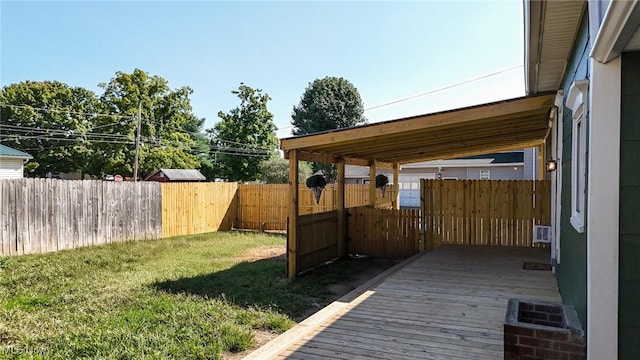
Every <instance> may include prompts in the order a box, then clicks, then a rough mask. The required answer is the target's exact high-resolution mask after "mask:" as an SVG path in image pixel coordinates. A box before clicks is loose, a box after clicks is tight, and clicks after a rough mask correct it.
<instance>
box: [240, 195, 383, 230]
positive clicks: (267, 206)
mask: <svg viewBox="0 0 640 360" xmlns="http://www.w3.org/2000/svg"><path fill="white" fill-rule="evenodd" d="M288 189H289V185H286V184H282V185H280V184H266V185H265V184H242V185H239V186H238V199H237V201H238V205H237V216H236V221H235V223H234V227H236V228H238V229H252V230H282V231H284V230H286V229H287V216H288V210H287V204H288V203H287V196H288V191H289V190H288ZM298 192H299V194H298V209H299V210H298V211H299V213H300V215H307V214H317V213H321V212H327V211H333V210H335V209H336V207H337V204H336V202H337V192H338V190H337V187H336V185H335V184H329V185H327V186H326V187H325V188H324V190H323V191H322V196H321V197H320V202H319V203H318V204H316V201H315V199H314V197H313V192H312V191H311V189H309V188H307V187H306V186H304V185H301V186H300V187H299V189H298ZM393 199H395V196H394V192H393V189H392V188H391V186H388V187H387V189H386V192H385V196H384V197H383V196H382V193H381V191H380V190H376V202H379V203H386V204H390V203H391V201H392V200H393ZM367 204H369V186H368V185H362V184H346V185H345V207H348V208H350V207H355V206H363V205H367Z"/></svg>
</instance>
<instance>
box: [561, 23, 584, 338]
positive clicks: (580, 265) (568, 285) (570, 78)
mask: <svg viewBox="0 0 640 360" xmlns="http://www.w3.org/2000/svg"><path fill="white" fill-rule="evenodd" d="M587 24H588V21H587V20H586V16H585V17H583V21H582V24H581V26H580V32H579V34H578V36H577V39H576V42H575V45H574V49H573V54H572V56H571V59H570V61H569V64H568V68H567V75H566V77H565V79H564V82H563V85H562V88H563V89H564V93H565V100H566V95H567V94H568V93H569V88H570V87H571V84H572V83H573V82H574V81H575V80H582V79H587V78H589V75H590V74H589V50H590V47H589V30H588V27H587ZM585 120H586V122H587V126H588V121H589V115H588V114H586V117H585ZM572 122H573V118H572V112H571V110H570V109H568V108H567V107H566V106H565V107H564V110H563V117H562V126H563V137H564V138H563V139H562V142H563V145H562V199H561V202H562V206H561V224H560V231H561V233H560V256H561V258H560V264H558V267H557V271H556V277H557V279H558V287H559V288H560V293H561V294H562V301H563V302H564V303H566V304H570V305H573V306H575V308H576V312H577V313H578V317H579V318H580V321H581V322H582V326H583V327H586V320H587V236H586V235H587V234H586V231H588V229H585V232H584V233H578V232H577V231H576V230H575V229H574V227H573V226H572V225H571V223H570V222H569V218H570V217H571V192H572V188H571V161H572V159H571V132H572ZM587 148H588V146H587ZM586 186H587V187H588V186H589V184H586ZM587 207H588V204H587Z"/></svg>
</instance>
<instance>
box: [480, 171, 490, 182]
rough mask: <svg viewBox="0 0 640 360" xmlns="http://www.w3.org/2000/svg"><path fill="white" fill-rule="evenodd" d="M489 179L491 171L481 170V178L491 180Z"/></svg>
mask: <svg viewBox="0 0 640 360" xmlns="http://www.w3.org/2000/svg"><path fill="white" fill-rule="evenodd" d="M489 179H491V171H489V170H480V180H489Z"/></svg>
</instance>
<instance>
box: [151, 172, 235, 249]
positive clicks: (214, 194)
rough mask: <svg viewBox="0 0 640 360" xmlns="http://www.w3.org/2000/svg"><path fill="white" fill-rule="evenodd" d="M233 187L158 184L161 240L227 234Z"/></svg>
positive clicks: (232, 200)
mask: <svg viewBox="0 0 640 360" xmlns="http://www.w3.org/2000/svg"><path fill="white" fill-rule="evenodd" d="M237 190H238V184H237V183H172V184H171V183H164V184H162V237H169V236H179V235H191V234H201V233H206V232H213V231H219V230H231V228H232V226H233V221H234V219H235V216H236V208H237V201H236V196H237Z"/></svg>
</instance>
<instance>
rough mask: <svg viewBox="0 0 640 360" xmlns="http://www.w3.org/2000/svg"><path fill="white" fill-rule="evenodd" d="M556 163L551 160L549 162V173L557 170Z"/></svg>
mask: <svg viewBox="0 0 640 360" xmlns="http://www.w3.org/2000/svg"><path fill="white" fill-rule="evenodd" d="M556 166H557V164H556V161H555V160H549V161H547V171H555V170H556Z"/></svg>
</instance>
